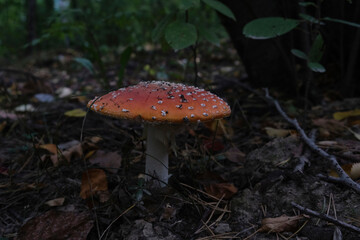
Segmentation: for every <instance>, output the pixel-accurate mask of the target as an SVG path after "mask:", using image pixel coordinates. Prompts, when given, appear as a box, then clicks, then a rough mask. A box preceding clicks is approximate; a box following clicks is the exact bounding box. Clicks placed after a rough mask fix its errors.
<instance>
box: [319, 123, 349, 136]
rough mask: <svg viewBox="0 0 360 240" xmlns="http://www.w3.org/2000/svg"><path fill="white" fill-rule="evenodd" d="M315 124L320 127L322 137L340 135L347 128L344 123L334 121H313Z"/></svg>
mask: <svg viewBox="0 0 360 240" xmlns="http://www.w3.org/2000/svg"><path fill="white" fill-rule="evenodd" d="M312 122H313V124H314V125H315V126H317V127H319V128H320V129H319V132H320V135H321V136H322V137H330V135H340V134H342V133H343V132H344V131H345V130H346V128H345V126H344V124H343V123H342V122H339V121H336V120H334V119H325V118H318V119H313V120H312Z"/></svg>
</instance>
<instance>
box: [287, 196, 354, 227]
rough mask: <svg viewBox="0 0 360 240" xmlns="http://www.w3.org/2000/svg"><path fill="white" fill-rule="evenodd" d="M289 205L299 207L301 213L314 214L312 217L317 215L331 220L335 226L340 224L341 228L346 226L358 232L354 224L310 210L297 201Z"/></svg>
mask: <svg viewBox="0 0 360 240" xmlns="http://www.w3.org/2000/svg"><path fill="white" fill-rule="evenodd" d="M291 205H293V207H295V208H297V209H299V210H300V211H301V212H303V213H306V214H308V215H311V216H314V217H318V218H321V219H323V220H326V221H328V222H331V223H333V224H335V225H337V226H340V227H343V228H346V229H348V230H350V231H353V232H357V233H360V228H358V227H356V226H354V225H351V224H348V223H346V222H343V221H340V220H338V219H335V218H333V217H331V216H329V215H327V214H323V213H319V212H316V211H314V210H311V209H308V208H306V207H303V206H301V205H299V204H297V203H294V202H291Z"/></svg>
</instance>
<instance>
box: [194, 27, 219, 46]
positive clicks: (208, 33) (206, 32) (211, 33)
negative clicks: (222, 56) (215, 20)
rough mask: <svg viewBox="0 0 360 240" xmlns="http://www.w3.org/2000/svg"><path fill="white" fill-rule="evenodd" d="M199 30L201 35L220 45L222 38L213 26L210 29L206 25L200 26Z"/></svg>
mask: <svg viewBox="0 0 360 240" xmlns="http://www.w3.org/2000/svg"><path fill="white" fill-rule="evenodd" d="M198 30H199V36H201V37H203V38H204V39H206V40H207V41H209V42H210V43H212V44H214V45H217V46H219V43H220V38H219V36H218V35H217V34H216V31H215V30H214V29H212V28H210V29H209V28H206V27H199V28H198Z"/></svg>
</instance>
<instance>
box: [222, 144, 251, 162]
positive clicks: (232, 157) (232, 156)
mask: <svg viewBox="0 0 360 240" xmlns="http://www.w3.org/2000/svg"><path fill="white" fill-rule="evenodd" d="M225 156H226V158H227V159H228V160H229V161H231V162H234V163H243V162H244V161H245V156H246V154H245V153H243V152H242V151H240V150H239V149H238V148H237V147H232V148H230V149H229V150H227V151H226V152H225Z"/></svg>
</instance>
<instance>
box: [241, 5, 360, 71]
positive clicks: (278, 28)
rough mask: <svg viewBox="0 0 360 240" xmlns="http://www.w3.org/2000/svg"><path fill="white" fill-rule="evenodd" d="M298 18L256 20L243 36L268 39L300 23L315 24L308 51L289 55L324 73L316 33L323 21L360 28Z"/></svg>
mask: <svg viewBox="0 0 360 240" xmlns="http://www.w3.org/2000/svg"><path fill="white" fill-rule="evenodd" d="M299 5H300V6H302V7H316V8H318V7H319V6H318V5H316V4H315V3H313V2H299ZM299 17H300V18H301V19H290V18H282V17H267V18H258V19H255V20H253V21H251V22H249V23H247V24H246V25H245V26H244V28H243V34H244V35H245V36H246V37H248V38H252V39H270V38H275V37H278V36H280V35H283V34H286V33H288V32H290V31H291V30H293V29H295V28H297V27H298V26H299V24H300V23H301V22H304V21H305V22H307V23H308V24H315V25H317V26H318V27H317V28H315V29H316V30H317V31H316V32H315V33H312V34H310V36H314V37H313V41H312V45H311V48H310V49H309V51H308V52H307V53H305V52H303V51H301V50H299V49H292V50H291V53H292V54H293V55H295V56H296V57H298V58H301V59H303V60H306V61H307V66H308V68H310V69H311V70H312V71H313V72H325V71H326V70H325V67H324V66H323V65H322V64H321V63H320V60H321V58H322V56H323V53H324V48H325V46H324V40H323V37H322V35H321V33H320V31H318V29H319V28H320V26H321V25H324V24H325V23H324V21H330V22H337V23H342V24H346V25H350V26H353V27H357V28H360V24H357V23H353V22H349V21H345V20H342V19H336V18H330V17H323V18H319V19H318V18H315V17H313V16H311V15H308V14H305V13H299Z"/></svg>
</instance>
